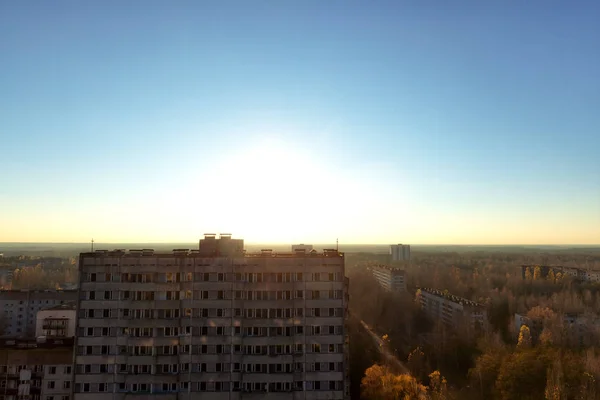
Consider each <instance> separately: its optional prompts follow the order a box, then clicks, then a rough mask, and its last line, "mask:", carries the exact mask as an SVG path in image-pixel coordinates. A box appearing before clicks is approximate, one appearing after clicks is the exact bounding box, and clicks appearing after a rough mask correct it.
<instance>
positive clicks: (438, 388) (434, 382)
mask: <svg viewBox="0 0 600 400" xmlns="http://www.w3.org/2000/svg"><path fill="white" fill-rule="evenodd" d="M429 388H430V390H431V398H432V399H433V400H446V399H447V398H448V382H446V378H444V377H443V376H442V374H440V371H433V372H432V373H431V374H429Z"/></svg>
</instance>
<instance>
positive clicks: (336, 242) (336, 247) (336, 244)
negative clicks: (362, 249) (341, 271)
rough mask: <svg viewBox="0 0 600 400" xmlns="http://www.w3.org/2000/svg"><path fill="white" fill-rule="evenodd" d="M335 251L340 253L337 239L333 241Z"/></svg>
mask: <svg viewBox="0 0 600 400" xmlns="http://www.w3.org/2000/svg"><path fill="white" fill-rule="evenodd" d="M335 251H340V242H339V239H337V238H336V239H335Z"/></svg>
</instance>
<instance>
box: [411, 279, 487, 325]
mask: <svg viewBox="0 0 600 400" xmlns="http://www.w3.org/2000/svg"><path fill="white" fill-rule="evenodd" d="M440 293H441V292H439V291H429V290H427V289H421V292H420V299H419V301H420V303H421V308H422V309H423V310H424V311H425V313H426V314H427V315H428V317H429V318H430V319H431V320H434V321H438V320H439V321H441V322H442V323H443V324H444V325H446V326H448V327H451V328H452V329H455V330H459V329H462V328H470V329H474V328H475V327H476V326H478V327H480V328H481V329H484V330H485V329H486V328H487V311H486V310H485V308H484V307H483V306H481V305H476V303H473V302H470V301H468V300H466V299H459V298H455V299H456V300H453V299H451V298H449V297H451V295H449V296H448V297H446V296H444V295H441V294H440ZM464 324H468V326H464Z"/></svg>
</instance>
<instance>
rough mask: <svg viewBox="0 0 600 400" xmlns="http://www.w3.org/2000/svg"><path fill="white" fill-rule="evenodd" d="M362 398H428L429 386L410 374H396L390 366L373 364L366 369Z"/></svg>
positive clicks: (380, 399)
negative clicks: (391, 370)
mask: <svg viewBox="0 0 600 400" xmlns="http://www.w3.org/2000/svg"><path fill="white" fill-rule="evenodd" d="M360 388H361V398H363V399H367V400H388V399H401V400H427V388H426V387H425V386H423V385H420V384H419V383H418V382H417V380H416V379H415V378H413V377H412V376H410V375H407V374H402V375H395V374H393V373H391V372H390V371H389V369H388V368H386V367H383V366H381V365H373V366H371V367H370V368H368V369H367V370H366V371H365V376H364V377H363V379H362V381H361V384H360Z"/></svg>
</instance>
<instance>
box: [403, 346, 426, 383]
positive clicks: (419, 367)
mask: <svg viewBox="0 0 600 400" xmlns="http://www.w3.org/2000/svg"><path fill="white" fill-rule="evenodd" d="M407 367H408V369H409V371H410V373H411V375H412V376H414V377H416V378H417V380H419V381H421V382H422V381H423V380H424V379H425V377H426V376H427V372H428V366H427V360H426V358H425V353H423V350H421V348H420V347H417V348H415V349H414V350H413V351H411V352H410V354H409V355H408V360H407Z"/></svg>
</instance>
